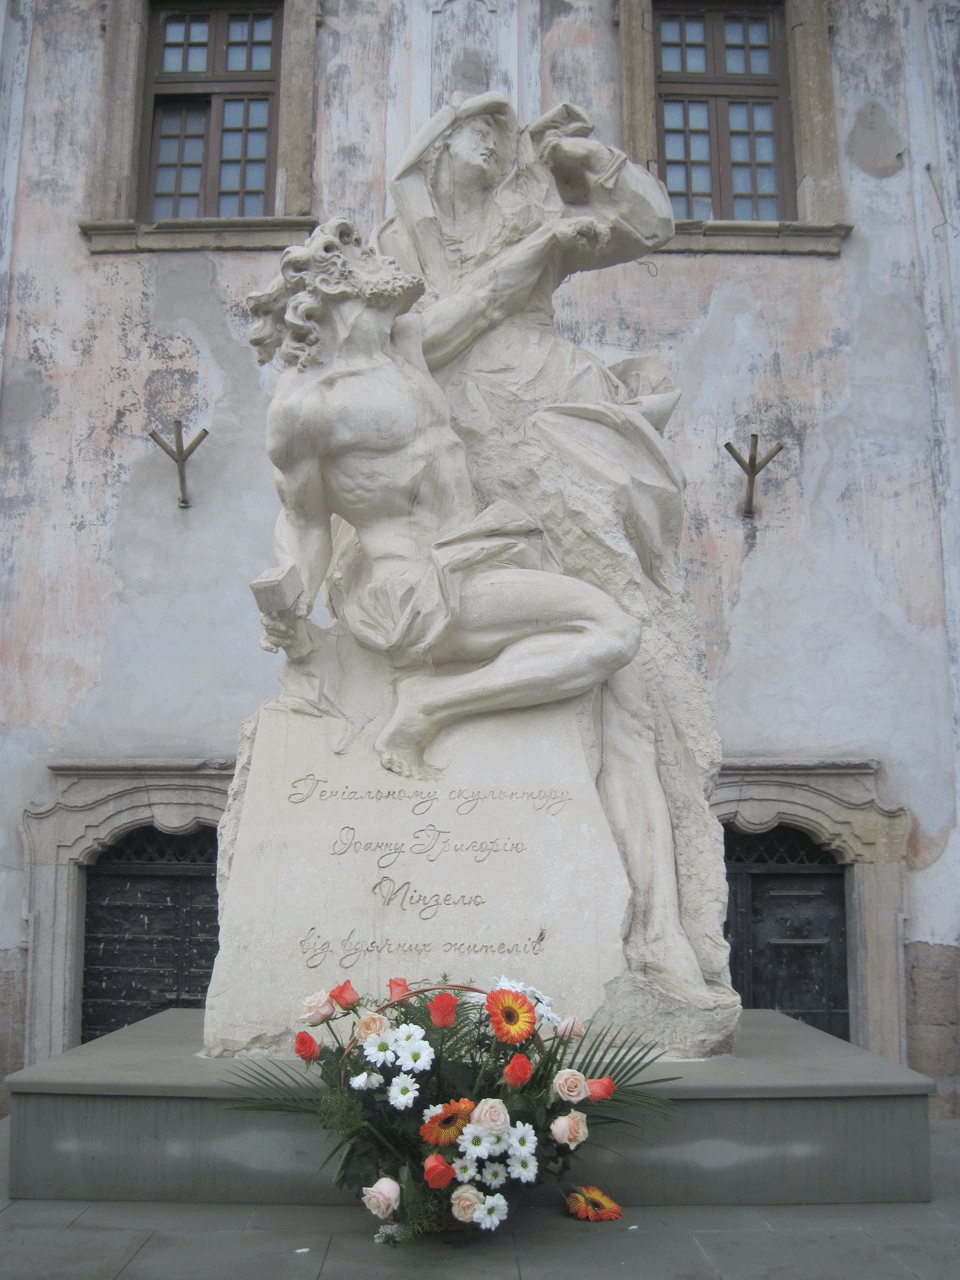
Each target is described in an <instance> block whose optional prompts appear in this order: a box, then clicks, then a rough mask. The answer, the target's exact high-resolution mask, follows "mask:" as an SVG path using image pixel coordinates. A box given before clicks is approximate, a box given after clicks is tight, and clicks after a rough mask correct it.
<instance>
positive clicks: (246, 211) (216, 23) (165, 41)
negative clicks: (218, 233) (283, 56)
mask: <svg viewBox="0 0 960 1280" xmlns="http://www.w3.org/2000/svg"><path fill="white" fill-rule="evenodd" d="M281 20H282V10H281V9H280V8H279V7H271V6H270V5H266V6H259V7H257V8H256V9H246V10H244V9H242V8H239V9H237V8H227V7H221V8H216V7H213V6H211V5H193V6H190V5H188V6H186V7H182V8H179V9H165V8H154V9H152V10H151V15H150V49H149V72H148V102H147V115H146V119H147V120H150V121H152V129H151V138H150V149H149V156H148V158H147V160H146V162H145V175H144V182H143V192H144V208H143V211H142V215H143V217H144V219H145V220H146V221H147V222H160V221H163V220H165V219H168V218H261V217H266V216H270V215H271V214H272V213H273V189H274V177H275V168H276V138H277V119H276V117H277V86H278V83H279V62H280V38H281Z"/></svg>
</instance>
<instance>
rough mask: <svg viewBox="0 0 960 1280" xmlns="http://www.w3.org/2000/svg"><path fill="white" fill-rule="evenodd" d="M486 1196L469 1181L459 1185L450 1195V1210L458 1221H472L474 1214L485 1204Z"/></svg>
mask: <svg viewBox="0 0 960 1280" xmlns="http://www.w3.org/2000/svg"><path fill="white" fill-rule="evenodd" d="M485 1199H486V1196H485V1195H484V1194H483V1192H482V1191H478V1190H477V1188H476V1187H471V1186H470V1185H469V1183H465V1184H464V1185H463V1186H459V1187H457V1189H456V1191H454V1193H453V1195H452V1196H451V1197H450V1210H451V1212H452V1213H453V1216H454V1217H455V1218H456V1220H457V1221H458V1222H472V1221H473V1215H474V1213H475V1212H476V1210H477V1209H479V1208H480V1206H481V1205H482V1204H483V1202H484V1200H485Z"/></svg>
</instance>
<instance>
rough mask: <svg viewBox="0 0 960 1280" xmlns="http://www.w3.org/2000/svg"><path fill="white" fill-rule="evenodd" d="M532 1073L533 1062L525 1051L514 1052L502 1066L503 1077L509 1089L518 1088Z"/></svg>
mask: <svg viewBox="0 0 960 1280" xmlns="http://www.w3.org/2000/svg"><path fill="white" fill-rule="evenodd" d="M532 1075H533V1063H532V1062H531V1061H530V1059H529V1058H528V1057H527V1055H526V1054H525V1053H515V1054H514V1055H513V1057H512V1058H511V1059H510V1061H509V1062H508V1063H507V1065H506V1066H505V1067H504V1068H503V1078H504V1080H505V1081H506V1082H507V1084H508V1085H509V1086H510V1088H511V1089H519V1088H520V1086H521V1085H523V1084H526V1083H527V1081H528V1080H529V1079H530V1077H531V1076H532Z"/></svg>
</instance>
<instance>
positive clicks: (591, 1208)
mask: <svg viewBox="0 0 960 1280" xmlns="http://www.w3.org/2000/svg"><path fill="white" fill-rule="evenodd" d="M567 1208H568V1209H569V1210H570V1212H571V1213H572V1214H573V1216H574V1217H575V1218H582V1219H584V1220H585V1221H587V1222H614V1221H615V1220H616V1219H617V1218H622V1217H623V1210H622V1209H621V1208H620V1206H619V1205H618V1204H617V1203H616V1201H614V1200H611V1199H610V1197H609V1196H608V1195H604V1193H603V1192H602V1191H601V1190H600V1188H599V1187H574V1189H573V1191H571V1193H570V1194H569V1195H568V1196H567Z"/></svg>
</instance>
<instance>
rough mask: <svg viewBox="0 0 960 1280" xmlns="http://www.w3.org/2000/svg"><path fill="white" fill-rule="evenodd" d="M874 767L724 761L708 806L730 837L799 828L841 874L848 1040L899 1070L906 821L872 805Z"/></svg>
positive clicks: (898, 812) (903, 814) (906, 814)
mask: <svg viewBox="0 0 960 1280" xmlns="http://www.w3.org/2000/svg"><path fill="white" fill-rule="evenodd" d="M879 772H880V765H879V763H878V762H877V761H876V760H845V761H833V760H813V761H810V760H807V761H790V760H725V761H724V763H723V765H722V766H721V769H720V778H719V781H718V783H717V787H716V790H715V791H714V794H713V797H712V798H711V802H710V804H711V809H712V810H713V813H714V814H715V816H716V817H717V818H719V819H720V821H721V822H727V823H732V824H733V825H734V827H736V828H737V829H738V830H739V831H755V832H759V831H769V830H770V828H771V827H774V826H776V825H777V824H778V823H784V824H786V825H787V826H791V827H799V828H800V830H801V831H805V832H806V833H807V834H808V835H809V836H811V837H812V838H813V839H814V840H816V841H818V842H819V843H820V844H822V845H823V846H824V847H825V848H827V849H829V850H830V851H831V852H832V853H833V854H834V855H835V856H836V859H837V861H838V862H841V863H845V864H849V865H850V871H849V872H848V873H847V887H846V896H847V968H848V974H849V980H850V1039H851V1040H852V1041H853V1043H854V1044H858V1045H861V1046H862V1047H863V1048H864V1049H869V1050H870V1051H871V1052H872V1053H877V1054H880V1056H881V1057H884V1058H888V1059H890V1061H892V1062H904V1063H905V1062H906V1060H907V1059H906V1004H905V994H904V962H903V924H904V915H905V905H906V899H905V881H904V864H905V861H906V856H907V840H908V838H909V835H910V829H911V826H912V822H913V819H912V816H911V814H910V811H909V810H908V809H905V808H901V809H889V808H886V807H885V806H883V805H882V804H881V803H880V801H879V798H878V796H877V778H878V774H879Z"/></svg>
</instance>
